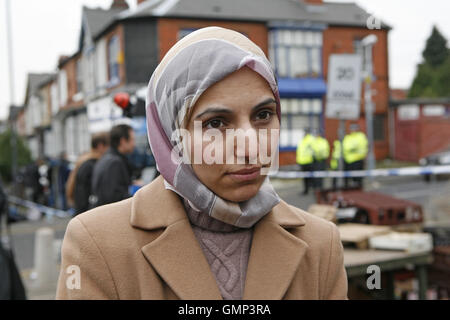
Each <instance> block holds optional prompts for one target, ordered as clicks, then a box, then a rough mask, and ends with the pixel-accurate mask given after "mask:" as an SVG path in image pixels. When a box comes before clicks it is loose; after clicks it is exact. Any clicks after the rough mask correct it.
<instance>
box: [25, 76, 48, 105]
mask: <svg viewBox="0 0 450 320" xmlns="http://www.w3.org/2000/svg"><path fill="white" fill-rule="evenodd" d="M54 77H55V74H54V73H29V74H28V79H27V91H26V94H25V103H24V104H25V105H26V104H27V102H28V97H29V96H30V95H32V94H34V93H36V91H37V90H38V89H39V88H41V87H42V86H43V85H44V84H46V83H48V82H50V81H51V80H53V79H54Z"/></svg>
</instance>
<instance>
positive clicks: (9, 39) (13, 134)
mask: <svg viewBox="0 0 450 320" xmlns="http://www.w3.org/2000/svg"><path fill="white" fill-rule="evenodd" d="M5 4H6V10H5V11H6V12H5V13H6V39H7V43H8V45H7V47H8V77H9V100H10V112H12V111H14V114H13V115H12V116H10V119H11V123H10V125H11V141H10V143H11V176H12V181H13V192H16V190H15V187H16V175H17V137H16V120H17V115H18V114H17V113H16V112H15V110H14V108H12V106H13V105H14V101H15V96H14V55H13V53H12V51H13V47H12V43H13V42H12V30H11V29H12V28H11V3H10V0H6V2H5Z"/></svg>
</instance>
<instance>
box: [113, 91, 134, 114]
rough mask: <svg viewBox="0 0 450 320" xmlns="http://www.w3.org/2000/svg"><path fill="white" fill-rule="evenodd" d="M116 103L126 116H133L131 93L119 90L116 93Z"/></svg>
mask: <svg viewBox="0 0 450 320" xmlns="http://www.w3.org/2000/svg"><path fill="white" fill-rule="evenodd" d="M114 103H115V104H116V105H117V106H119V107H120V108H121V109H122V110H123V115H124V116H125V117H128V118H131V117H132V115H131V103H130V95H129V94H128V93H126V92H119V93H116V94H115V95H114Z"/></svg>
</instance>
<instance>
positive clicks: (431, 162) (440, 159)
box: [419, 146, 450, 182]
mask: <svg viewBox="0 0 450 320" xmlns="http://www.w3.org/2000/svg"><path fill="white" fill-rule="evenodd" d="M419 164H420V165H421V166H441V165H450V146H448V147H447V148H445V149H443V150H441V151H438V152H435V153H432V154H430V155H429V156H427V157H425V158H422V159H420V160H419ZM439 176H440V177H441V176H443V175H439ZM447 176H448V175H447ZM436 178H438V177H437V176H436ZM425 181H427V182H429V181H431V175H430V174H427V175H425Z"/></svg>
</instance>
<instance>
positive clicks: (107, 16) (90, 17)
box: [83, 7, 123, 38]
mask: <svg viewBox="0 0 450 320" xmlns="http://www.w3.org/2000/svg"><path fill="white" fill-rule="evenodd" d="M122 11H123V8H111V9H108V10H103V9H99V8H96V9H91V8H88V7H83V16H84V17H85V18H86V23H87V25H88V28H89V31H90V33H91V36H92V38H95V37H96V36H97V35H98V34H99V33H100V32H102V31H103V30H104V29H105V28H106V27H107V26H108V25H109V24H110V23H111V22H112V21H113V20H114V18H115V16H116V15H117V14H118V13H119V12H122Z"/></svg>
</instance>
